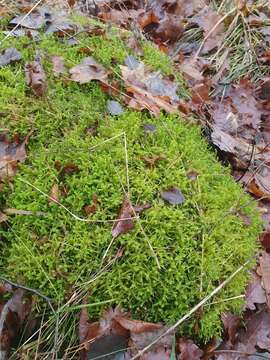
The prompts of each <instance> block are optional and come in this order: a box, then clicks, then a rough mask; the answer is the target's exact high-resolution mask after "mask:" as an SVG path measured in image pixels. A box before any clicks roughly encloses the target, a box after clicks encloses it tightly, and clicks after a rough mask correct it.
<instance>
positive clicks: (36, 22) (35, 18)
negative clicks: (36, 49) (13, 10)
mask: <svg viewBox="0 0 270 360" xmlns="http://www.w3.org/2000/svg"><path fill="white" fill-rule="evenodd" d="M45 23H46V19H45V17H44V16H43V15H42V14H40V12H39V11H32V12H31V13H30V14H29V15H28V16H25V15H20V16H16V17H15V18H13V19H12V20H11V21H10V22H9V24H10V25H14V26H15V25H18V24H19V25H20V26H22V27H25V28H28V29H33V30H38V29H41V28H42V27H43V26H44V25H45Z"/></svg>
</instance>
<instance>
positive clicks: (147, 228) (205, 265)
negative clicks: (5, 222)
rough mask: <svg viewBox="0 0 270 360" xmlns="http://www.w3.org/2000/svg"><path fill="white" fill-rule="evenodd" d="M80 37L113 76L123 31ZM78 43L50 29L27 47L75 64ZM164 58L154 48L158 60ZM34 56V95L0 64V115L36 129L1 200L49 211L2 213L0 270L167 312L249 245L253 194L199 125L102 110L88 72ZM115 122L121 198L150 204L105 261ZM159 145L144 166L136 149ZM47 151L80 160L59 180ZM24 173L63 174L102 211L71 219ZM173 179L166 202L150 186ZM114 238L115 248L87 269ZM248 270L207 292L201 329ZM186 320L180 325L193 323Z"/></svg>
mask: <svg viewBox="0 0 270 360" xmlns="http://www.w3.org/2000/svg"><path fill="white" fill-rule="evenodd" d="M80 39H81V42H82V43H83V45H84V46H85V45H87V46H89V47H90V48H91V49H93V55H94V56H95V57H96V59H97V60H98V61H100V62H101V63H102V64H103V65H104V66H106V67H107V68H109V69H111V70H112V73H113V74H114V76H117V72H118V64H121V63H123V61H124V59H125V57H126V55H127V54H128V53H129V52H128V51H127V50H126V48H125V46H124V43H123V41H119V37H116V35H113V32H112V33H109V34H107V35H106V36H105V38H103V37H97V36H94V37H91V36H88V35H87V36H85V35H83V34H81V35H80ZM11 43H12V44H13V45H16V47H17V48H18V49H19V50H21V51H22V53H23V58H24V60H29V59H33V54H34V50H35V47H36V46H35V45H34V44H33V43H32V42H31V41H30V40H29V39H26V38H25V39H22V40H20V41H18V40H14V39H12V41H11ZM10 45H11V44H10V43H9V46H10ZM81 46H82V44H80V45H76V46H73V47H67V45H66V44H65V43H61V42H59V40H57V39H54V38H53V37H48V38H44V39H43V40H42V42H41V43H40V44H39V45H38V46H37V47H38V49H39V50H40V51H41V52H42V53H43V54H47V55H62V56H64V57H65V59H66V64H67V65H68V66H73V65H74V64H77V63H79V61H80V60H81V58H82V56H83V55H81V54H79V53H78V48H80V47H81ZM149 48H150V47H149ZM146 55H147V56H146V59H145V61H146V62H148V63H151V62H152V61H153V60H151V58H150V56H152V55H153V54H151V52H148V53H147V51H146ZM154 56H155V57H156V56H157V54H155V55H154ZM163 59H164V55H161V57H160V61H163ZM166 61H167V60H166ZM115 62H116V63H117V64H116V65H115ZM156 63H158V62H156ZM160 64H161V63H160ZM44 67H45V69H46V72H47V74H48V81H49V92H48V95H47V97H46V98H44V99H37V98H34V97H33V96H32V95H31V94H30V93H28V91H27V89H26V86H25V80H24V73H23V64H16V65H14V66H8V67H5V68H2V69H0V79H1V89H0V100H1V103H2V110H1V111H2V112H3V114H2V118H1V127H2V126H3V127H8V128H9V129H10V130H11V133H20V134H24V135H25V134H27V133H28V132H29V130H30V129H33V130H34V134H33V135H32V137H31V141H30V144H29V151H28V154H29V155H28V159H27V161H26V163H25V164H24V165H22V166H21V167H20V171H19V172H18V174H17V176H16V178H15V180H14V187H13V189H12V192H11V190H10V188H9V187H8V186H7V187H6V189H5V191H4V192H2V194H1V203H2V204H3V205H4V204H5V206H8V207H12V208H16V209H23V210H31V211H33V212H35V211H42V212H46V213H47V215H46V216H45V217H42V216H40V217H38V216H31V215H29V216H14V217H13V218H12V219H10V225H11V227H10V229H9V230H8V231H7V230H5V229H3V230H2V232H1V234H2V239H3V244H2V245H3V247H4V250H3V256H2V260H1V266H2V269H1V271H2V272H4V273H5V274H6V276H7V277H9V278H12V279H15V280H16V281H19V282H22V283H25V284H27V285H28V286H32V287H34V288H38V289H40V290H41V291H43V292H44V293H46V294H47V295H48V296H50V297H52V298H53V299H55V300H61V301H62V300H63V299H64V297H65V292H66V291H68V290H70V287H71V286H72V285H74V284H76V285H80V286H85V288H89V289H90V290H91V302H92V303H94V302H99V301H104V300H112V302H113V303H115V304H118V305H121V306H122V307H123V308H125V309H127V310H131V312H132V314H133V315H134V316H135V317H137V318H140V319H145V320H149V321H164V322H166V323H172V322H174V321H175V320H177V319H179V318H180V317H181V316H182V315H184V314H185V313H186V312H187V311H188V310H189V309H190V308H191V307H193V306H194V305H195V304H196V303H197V302H198V301H199V300H200V299H201V298H203V297H204V296H206V295H207V294H209V292H211V291H212V290H213V289H214V288H215V287H216V286H217V285H218V284H219V283H220V282H221V281H223V280H224V279H226V278H227V277H228V276H229V275H230V274H231V273H232V272H233V271H234V270H235V269H236V268H237V267H238V266H239V264H242V263H244V262H245V261H246V260H247V259H249V258H250V257H251V256H252V255H253V254H254V251H255V249H256V238H257V235H258V232H259V230H260V221H259V217H258V215H257V214H256V212H255V210H254V205H253V204H252V201H251V199H250V198H249V197H248V196H247V195H245V194H243V191H242V189H241V188H240V186H239V185H237V184H236V183H235V182H234V180H233V179H232V178H231V176H230V174H229V170H228V169H226V168H223V167H222V166H221V165H220V164H219V163H218V161H217V159H216V156H215V154H214V153H213V152H212V150H211V149H210V148H209V147H208V145H207V143H206V141H205V140H203V139H202V137H201V134H200V129H199V128H198V127H196V126H194V125H189V124H186V123H184V121H183V120H181V118H180V117H178V116H165V115H162V116H160V118H158V119H155V118H152V117H150V116H149V115H147V114H146V113H143V112H133V111H130V110H125V112H124V113H123V114H122V115H121V116H119V117H110V116H108V114H107V112H106V101H107V99H108V97H107V96H106V95H105V94H104V93H103V92H102V91H101V90H100V88H99V85H98V84H97V83H95V82H92V83H90V84H87V85H84V86H80V85H78V84H75V83H68V84H67V85H65V84H64V83H63V81H62V80H59V79H55V78H54V77H53V76H52V73H51V64H50V62H49V60H48V56H46V57H45V59H44ZM160 68H161V69H162V70H164V69H163V66H160ZM96 123H98V136H95V137H94V136H92V135H90V134H89V133H88V132H87V129H89V128H90V127H91V126H93V125H94V124H96ZM145 123H151V124H155V125H156V127H157V131H156V132H155V133H152V134H148V135H147V134H145V133H144V130H143V124H145ZM123 132H125V134H126V136H127V144H128V158H129V161H128V164H129V165H128V170H129V185H130V198H131V201H132V203H133V204H137V203H142V202H150V203H151V204H152V208H151V209H149V210H147V211H145V212H144V213H143V214H142V215H141V220H140V224H138V223H137V224H136V226H135V229H134V230H133V231H131V232H129V233H127V234H125V235H122V236H120V237H118V238H117V239H115V240H114V242H113V244H112V246H111V248H110V250H109V251H108V256H107V257H106V259H105V260H104V261H103V255H104V252H105V251H106V249H107V248H108V246H109V243H110V241H111V239H112V236H111V227H112V224H111V223H109V222H106V220H112V219H115V218H116V216H117V212H118V210H119V208H120V207H121V203H122V200H123V187H124V188H125V189H126V191H127V185H128V184H127V179H126V162H125V149H124V139H123V136H119V137H117V138H115V139H114V140H112V141H109V142H105V140H108V139H110V138H112V137H115V136H116V135H119V134H121V133H123ZM92 147H95V148H94V149H93V150H89V149H91V148H92ZM158 154H163V155H164V156H165V159H164V160H161V161H159V162H158V163H157V165H156V166H155V168H154V169H150V168H149V167H147V166H146V163H145V162H144V160H143V159H142V157H143V156H151V155H158ZM56 161H60V162H61V163H62V164H63V165H64V164H66V163H74V164H76V165H77V166H78V167H79V169H80V171H79V172H78V173H75V174H72V175H69V176H66V177H65V178H64V179H62V180H61V179H59V176H58V172H57V170H56V169H55V166H54V164H55V162H56ZM190 171H196V172H197V173H198V174H199V175H198V177H197V179H196V180H191V179H189V177H188V173H189V172H190ZM25 181H27V182H29V183H31V184H32V185H33V186H34V187H36V188H38V189H40V190H42V191H43V192H45V193H49V192H50V190H51V188H52V186H53V185H54V184H55V183H58V184H59V186H60V187H62V188H63V187H64V186H65V187H66V188H67V189H68V193H67V195H66V196H65V197H61V198H60V201H61V203H62V204H63V205H64V206H65V207H66V208H68V209H69V210H70V211H71V212H72V213H74V214H76V215H78V216H80V217H84V214H83V207H84V205H86V204H89V203H91V201H92V196H93V195H94V194H96V195H97V197H98V199H99V207H98V210H97V212H96V213H95V214H94V215H92V217H91V219H92V220H105V223H100V222H99V223H90V222H89V223H87V222H82V221H78V220H75V219H74V218H73V217H72V216H71V214H70V213H68V212H67V211H65V210H64V209H62V208H59V207H58V206H57V205H56V204H53V205H49V204H48V199H47V198H46V197H45V196H43V195H42V194H41V193H40V192H38V191H37V190H35V189H34V188H33V187H31V186H29V185H27V184H26V183H25ZM171 186H177V187H179V188H180V189H181V191H182V192H183V194H184V196H185V198H186V201H185V203H184V204H183V205H182V206H178V207H175V206H171V205H168V204H166V203H164V202H163V200H162V199H161V198H160V196H159V194H160V191H161V190H163V189H166V188H169V187H171ZM241 214H245V215H248V216H249V218H250V225H248V226H247V225H246V224H245V223H244V222H243V219H242V218H241ZM140 225H141V226H140ZM141 227H142V228H143V231H142V228H141ZM148 242H150V243H151V245H152V247H153V249H154V252H155V254H156V256H157V258H158V260H159V263H160V265H161V269H160V270H159V269H158V267H157V263H156V261H155V258H154V256H153V254H152V252H151V250H150V247H149V243H148ZM120 248H123V249H124V253H123V256H122V257H121V258H120V259H118V260H117V261H115V262H113V263H112V265H111V266H110V267H109V268H108V269H107V271H103V272H102V276H98V277H96V278H95V274H97V273H98V272H99V271H100V269H101V268H102V267H103V266H104V265H106V264H108V263H109V262H110V261H111V260H113V258H114V257H115V256H116V254H117V251H118V250H119V249H120ZM247 277H248V275H247V272H242V273H240V274H239V275H238V276H237V277H236V278H235V279H234V280H233V281H231V282H230V284H229V285H228V286H227V287H226V288H225V289H224V290H223V291H222V292H220V293H219V294H218V295H217V296H216V297H215V298H214V299H213V301H214V302H215V304H213V305H208V306H205V308H204V309H203V312H202V318H201V319H200V320H199V325H200V327H201V331H200V334H199V336H200V337H201V339H202V340H207V339H209V338H210V337H212V336H213V335H214V334H218V333H219V332H220V329H221V325H220V315H221V314H222V313H223V312H224V311H240V309H241V302H240V301H239V299H236V300H230V301H225V300H226V299H228V298H232V297H235V296H238V295H241V294H243V291H244V288H245V285H246V281H247ZM94 278H95V280H93V279H94ZM85 283H86V285H83V284H85ZM101 310H102V309H101V307H98V308H96V309H95V310H92V315H94V316H98V315H99V313H100V311H101ZM194 321H195V320H194V319H193V320H192V321H190V322H188V323H186V324H185V325H184V326H183V328H181V329H180V331H181V332H182V333H186V334H191V333H192V327H193V325H194Z"/></svg>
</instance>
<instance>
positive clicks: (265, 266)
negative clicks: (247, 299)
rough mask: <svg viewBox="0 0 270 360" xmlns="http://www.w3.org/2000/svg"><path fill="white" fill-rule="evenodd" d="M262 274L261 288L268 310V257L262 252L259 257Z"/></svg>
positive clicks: (269, 273) (269, 303) (269, 282)
mask: <svg viewBox="0 0 270 360" xmlns="http://www.w3.org/2000/svg"><path fill="white" fill-rule="evenodd" d="M259 261H260V269H261V273H262V286H263V288H264V290H265V294H266V299H267V305H268V307H269V308H270V255H269V254H268V253H267V252H266V251H263V252H262V253H261V255H260V257H259Z"/></svg>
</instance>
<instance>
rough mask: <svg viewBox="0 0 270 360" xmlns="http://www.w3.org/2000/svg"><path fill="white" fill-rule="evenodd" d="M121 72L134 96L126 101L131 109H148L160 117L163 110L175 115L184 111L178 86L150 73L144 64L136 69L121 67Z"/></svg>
mask: <svg viewBox="0 0 270 360" xmlns="http://www.w3.org/2000/svg"><path fill="white" fill-rule="evenodd" d="M121 72H122V77H123V80H124V81H125V83H126V88H127V91H128V93H129V94H130V95H132V97H129V98H126V99H125V101H126V102H127V104H128V106H129V107H131V108H134V109H137V110H142V109H147V110H148V111H150V112H151V113H153V114H154V115H158V114H159V113H160V111H161V110H165V111H167V112H168V113H175V112H179V110H181V109H182V107H183V103H182V101H180V99H179V97H178V95H177V90H178V87H177V84H176V83H174V82H173V81H171V80H169V79H166V78H163V77H162V76H161V75H160V74H159V73H154V72H152V71H150V70H149V69H148V68H147V67H146V66H145V65H144V64H143V63H142V62H140V63H139V65H138V66H137V67H136V68H135V69H130V68H129V67H128V66H121Z"/></svg>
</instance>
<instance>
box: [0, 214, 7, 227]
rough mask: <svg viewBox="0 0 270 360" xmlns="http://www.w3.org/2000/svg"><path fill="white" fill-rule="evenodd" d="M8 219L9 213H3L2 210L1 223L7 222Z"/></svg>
mask: <svg viewBox="0 0 270 360" xmlns="http://www.w3.org/2000/svg"><path fill="white" fill-rule="evenodd" d="M6 221H8V217H7V215H6V214H4V213H2V211H0V224H1V223H2V222H6Z"/></svg>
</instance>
